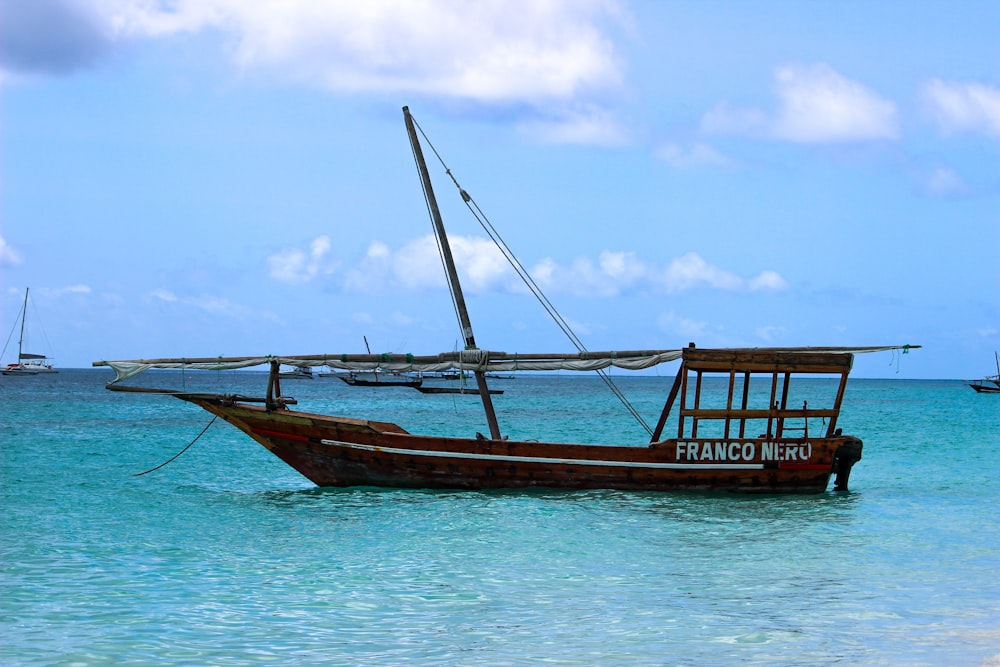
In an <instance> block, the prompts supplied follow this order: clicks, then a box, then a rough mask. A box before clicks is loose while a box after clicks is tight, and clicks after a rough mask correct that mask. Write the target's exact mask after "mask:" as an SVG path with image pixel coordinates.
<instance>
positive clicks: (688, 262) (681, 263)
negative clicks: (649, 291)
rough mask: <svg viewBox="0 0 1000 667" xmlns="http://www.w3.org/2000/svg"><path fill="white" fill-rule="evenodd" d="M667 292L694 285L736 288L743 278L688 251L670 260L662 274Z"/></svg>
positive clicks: (727, 288) (689, 287) (726, 288)
mask: <svg viewBox="0 0 1000 667" xmlns="http://www.w3.org/2000/svg"><path fill="white" fill-rule="evenodd" d="M662 282H663V287H664V288H665V289H666V291H668V292H681V291H684V290H688V289H692V288H695V287H712V288H715V289H722V290H736V289H740V288H741V287H742V286H743V280H742V279H741V278H740V277H739V276H737V275H735V274H733V273H730V272H728V271H725V270H723V269H720V268H719V267H717V266H713V265H712V264H709V263H708V262H706V261H705V260H704V259H702V257H701V255H699V254H698V253H696V252H689V253H686V254H684V255H682V256H681V257H678V258H677V259H675V260H673V261H671V262H670V264H669V265H668V266H667V268H666V270H665V271H664V272H663V276H662Z"/></svg>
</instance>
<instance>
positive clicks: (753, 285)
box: [747, 270, 788, 292]
mask: <svg viewBox="0 0 1000 667" xmlns="http://www.w3.org/2000/svg"><path fill="white" fill-rule="evenodd" d="M747 287H749V288H750V289H751V290H752V291H754V292H756V291H759V290H783V289H785V288H787V287H788V282H787V281H786V280H785V279H784V278H782V277H781V275H780V274H779V273H777V272H776V271H771V270H767V271H761V272H760V273H758V274H757V275H756V276H755V277H754V278H751V279H750V282H749V283H747Z"/></svg>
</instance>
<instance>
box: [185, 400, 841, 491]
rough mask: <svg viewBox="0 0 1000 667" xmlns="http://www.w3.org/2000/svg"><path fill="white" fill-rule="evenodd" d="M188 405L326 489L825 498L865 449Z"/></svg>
mask: <svg viewBox="0 0 1000 667" xmlns="http://www.w3.org/2000/svg"><path fill="white" fill-rule="evenodd" d="M179 398H182V399H184V400H187V401H190V402H192V403H195V404H197V405H200V406H201V407H202V408H204V409H205V410H208V411H209V412H211V413H213V414H216V415H218V416H220V417H222V418H223V419H225V420H226V421H228V422H230V423H231V424H233V425H234V426H236V427H237V428H239V429H241V430H242V431H244V432H246V433H247V434H248V435H250V437H252V438H253V439H254V440H256V441H257V442H259V443H260V444H261V445H263V446H264V447H266V448H267V449H268V450H270V451H271V452H272V453H273V454H275V455H276V456H278V457H279V458H280V459H282V460H283V461H284V462H285V463H287V464H288V465H289V466H291V467H292V468H294V469H295V470H297V471H298V472H300V473H301V474H302V475H304V476H305V477H306V478H308V479H309V480H310V481H312V482H313V483H315V484H316V485H318V486H324V487H326V486H333V487H344V486H388V487H413V488H452V489H491V488H529V487H550V488H562V489H595V488H601V489H629V490H643V491H671V490H692V491H733V492H744V493H821V492H823V491H824V490H826V488H827V486H828V483H829V480H830V475H831V474H832V472H833V471H834V466H835V462H834V459H835V455H836V453H837V450H838V448H840V447H841V446H842V445H845V444H848V445H851V444H855V443H856V447H857V456H858V457H859V458H860V446H861V445H860V441H858V440H857V439H856V438H852V437H850V436H837V437H829V438H826V437H823V438H810V439H803V438H786V439H781V440H773V441H766V440H765V439H760V438H757V439H754V438H744V439H732V440H725V441H723V440H720V439H713V438H704V439H698V438H694V439H688V440H681V441H678V440H676V439H669V440H664V441H662V442H658V443H655V444H653V445H648V446H640V447H621V446H609V445H577V444H557V443H539V442H515V441H509V440H489V439H482V438H468V439H465V438H444V437H435V436H421V435H414V434H411V433H408V432H406V431H405V430H404V429H402V428H400V427H399V426H397V425H395V424H390V423H385V422H374V421H366V420H357V419H349V418H340V417H327V416H323V415H316V414H309V413H304V412H297V411H292V410H281V409H278V410H271V411H268V410H266V409H265V408H263V407H261V406H256V405H247V404H243V403H235V402H233V401H231V400H228V399H226V398H224V397H221V396H215V395H208V394H181V395H179ZM777 459H780V460H777ZM851 463H853V461H851ZM848 468H849V466H848ZM845 482H846V479H845Z"/></svg>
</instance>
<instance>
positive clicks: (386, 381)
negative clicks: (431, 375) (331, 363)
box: [326, 369, 424, 389]
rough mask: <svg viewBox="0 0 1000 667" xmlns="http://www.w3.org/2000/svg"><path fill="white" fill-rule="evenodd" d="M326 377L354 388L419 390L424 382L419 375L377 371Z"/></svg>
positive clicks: (332, 374)
mask: <svg viewBox="0 0 1000 667" xmlns="http://www.w3.org/2000/svg"><path fill="white" fill-rule="evenodd" d="M326 377H335V378H337V379H339V380H343V381H344V382H346V383H347V384H349V385H351V386H352V387H411V388H414V389H415V388H417V387H419V386H420V385H422V384H423V382H424V380H423V378H422V377H420V376H419V375H411V374H409V373H397V372H394V371H385V370H382V369H376V370H373V371H371V372H358V371H351V372H350V373H331V374H329V375H327V376H326Z"/></svg>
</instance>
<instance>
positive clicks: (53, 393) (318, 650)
mask: <svg viewBox="0 0 1000 667" xmlns="http://www.w3.org/2000/svg"><path fill="white" fill-rule="evenodd" d="M110 375H111V374H110V372H109V371H106V370H104V369H87V370H64V371H62V372H61V373H59V374H58V375H54V376H47V377H42V376H38V377H33V378H10V377H3V378H0V401H2V403H0V404H2V409H0V495H2V509H3V511H2V512H0V554H2V563H0V664H2V665H7V666H22V665H32V666H34V665H39V666H40V665H45V666H50V665H60V666H67V667H68V666H74V667H75V666H80V667H82V666H88V665H233V666H240V665H320V664H336V665H398V664H404V663H405V664H408V665H536V664H551V665H736V664H739V665H768V666H774V665H837V664H839V665H852V666H853V665H935V666H936V665H956V666H960V665H977V666H978V665H992V666H996V665H1000V527H998V512H997V501H998V498H1000V474H998V462H997V457H998V452H1000V395H979V394H976V393H975V392H973V391H972V390H971V389H969V388H968V387H966V386H965V385H964V384H962V383H961V382H959V381H910V380H864V379H858V380H851V383H850V385H849V387H848V393H847V396H846V399H845V407H844V411H843V414H842V415H841V420H840V424H839V425H840V426H841V427H843V428H844V432H845V433H850V434H852V435H857V436H859V437H861V438H862V439H863V440H864V441H865V449H864V458H863V460H862V461H861V462H860V463H859V464H858V465H857V466H856V467H855V469H854V472H853V474H852V476H851V491H850V492H846V493H834V492H832V491H830V492H827V493H825V494H821V495H812V496H787V497H786V496H780V497H779V496H749V497H747V496H734V495H710V494H693V493H672V494H663V493H635V492H619V491H582V492H558V491H546V490H535V491H503V492H459V491H421V490H415V491H414V490H380V489H372V488H356V489H317V488H315V487H313V486H312V485H311V484H310V483H309V482H308V481H307V480H305V479H304V478H302V477H301V476H299V475H298V473H296V472H295V471H293V470H292V469H290V468H288V467H287V466H285V464H284V463H282V462H281V461H279V460H278V459H277V458H275V457H273V456H272V455H271V454H270V453H268V452H267V451H266V450H264V449H263V448H262V447H260V446H259V445H257V444H256V443H254V442H253V441H251V440H250V439H249V438H247V437H245V436H243V435H242V434H240V433H239V432H238V431H236V430H235V429H234V428H232V427H230V426H229V425H226V424H222V423H219V422H217V423H216V424H214V425H213V426H212V427H211V428H210V429H208V431H207V432H206V433H205V435H204V436H202V437H201V438H200V439H198V440H197V442H195V444H194V445H193V446H192V447H191V448H190V449H189V450H188V451H187V452H185V453H184V454H183V455H182V456H181V457H179V458H178V459H177V460H175V461H173V462H172V463H170V464H169V465H166V466H164V467H163V468H161V469H159V470H157V471H155V472H152V473H149V474H146V475H141V476H135V475H136V473H141V472H143V471H145V470H148V469H150V468H152V467H154V466H156V465H158V464H160V463H163V462H164V461H166V460H168V459H169V458H170V457H172V456H173V455H175V454H176V453H177V452H179V451H181V450H182V449H183V448H184V447H185V446H186V445H187V444H188V443H190V442H191V441H192V440H194V439H195V437H196V436H197V435H198V433H199V432H200V431H201V430H202V429H203V428H204V427H205V426H206V424H207V423H208V422H209V420H210V417H209V416H208V415H207V413H204V412H202V411H201V410H199V409H198V408H196V407H194V406H190V405H188V404H185V403H182V402H180V401H177V400H174V399H170V398H167V397H158V396H144V395H126V394H119V393H114V392H109V391H106V390H104V388H103V385H104V382H105V381H106V380H108V379H110ZM164 379H166V378H164ZM172 379H173V380H176V379H177V378H176V377H174V378H172ZM264 379H265V378H264V376H263V375H261V374H256V373H245V372H244V373H229V374H225V375H223V374H219V375H217V376H213V377H212V378H211V379H209V380H202V382H208V383H209V384H214V385H219V387H218V388H221V389H224V390H227V391H232V390H234V389H236V390H239V391H241V392H243V393H253V394H258V395H259V394H261V393H263V388H264ZM183 381H185V382H186V381H187V380H186V378H183ZM192 382H195V381H194V380H192ZM670 382H671V378H668V377H640V378H624V379H621V380H619V385H620V386H621V387H622V389H623V391H625V392H626V393H627V394H628V395H629V396H630V397H631V398H632V399H633V401H634V403H635V405H636V406H637V408H638V409H639V410H640V411H641V412H642V414H643V415H644V416H645V417H646V419H647V420H649V421H653V422H655V418H656V413H657V410H658V409H659V408H660V407H662V404H663V401H664V398H665V395H666V392H667V390H668V389H669V385H670ZM498 383H499V384H498V386H499V387H500V388H503V389H504V390H505V393H504V394H503V395H501V396H496V397H495V403H496V406H497V410H498V412H499V414H500V420H501V425H502V427H503V428H505V429H506V430H507V432H508V433H510V434H511V435H512V437H523V438H531V437H539V438H544V439H559V438H570V439H575V440H579V441H599V440H607V441H610V442H620V443H624V442H629V441H638V442H642V441H643V436H644V432H642V431H641V430H639V429H638V427H637V426H635V425H634V423H630V422H629V421H628V420H630V419H631V418H630V417H629V416H628V415H627V414H626V413H624V411H623V410H622V409H621V406H620V405H618V404H617V402H616V400H615V399H614V398H613V397H612V396H611V395H610V394H609V392H608V391H607V389H606V388H605V387H604V385H603V384H602V383H601V382H600V381H599V380H597V379H595V378H591V377H583V378H581V377H576V376H573V377H570V376H565V375H563V376H543V377H530V376H529V377H518V378H517V379H515V380H500V381H498ZM173 384H176V383H173ZM213 388H216V387H213ZM284 389H285V392H284V393H286V394H292V395H294V396H295V397H296V398H298V399H299V405H298V408H299V409H303V410H309V411H316V412H334V413H336V414H343V415H349V416H359V417H369V418H377V419H383V420H389V421H395V422H397V423H399V424H400V425H401V426H403V427H404V428H407V429H409V430H413V431H421V432H426V431H435V432H439V433H449V434H461V433H469V432H471V431H475V430H480V431H485V430H486V427H485V424H483V423H482V418H481V407H480V406H479V404H478V402H477V401H478V399H477V398H476V397H473V396H430V395H422V394H418V393H417V392H415V391H413V390H409V389H399V388H394V389H364V388H352V387H348V386H347V385H345V384H343V383H341V382H339V381H336V380H330V379H316V380H309V381H306V380H301V381H296V382H294V383H293V382H289V381H286V382H285V384H284Z"/></svg>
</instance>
